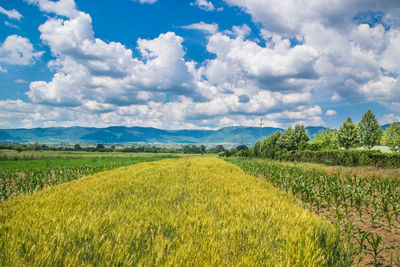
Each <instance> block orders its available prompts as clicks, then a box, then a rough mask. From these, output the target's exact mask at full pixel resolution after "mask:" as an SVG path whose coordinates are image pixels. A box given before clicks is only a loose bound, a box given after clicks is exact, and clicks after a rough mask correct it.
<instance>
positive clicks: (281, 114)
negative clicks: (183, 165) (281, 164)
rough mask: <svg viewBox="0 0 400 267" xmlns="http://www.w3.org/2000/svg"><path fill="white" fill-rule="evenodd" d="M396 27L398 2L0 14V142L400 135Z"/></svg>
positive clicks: (39, 2) (3, 8)
mask: <svg viewBox="0 0 400 267" xmlns="http://www.w3.org/2000/svg"><path fill="white" fill-rule="evenodd" d="M328 5H329V7H330V8H329V9H327V8H326V6H328ZM399 19H400V2H399V1H398V0H375V1H374V0H351V1H350V0H336V1H334V2H332V1H329V0H300V1H298V0H285V1H273V0H188V1H167V0H137V1H133V0H113V1H111V0H104V1H92V0H59V1H49V0H13V1H9V0H0V128H32V127H52V126H95V127H106V126H112V125H124V126H151V127H158V128H164V129H183V128H187V129H189V128H204V129H210V128H211V129H215V128H220V127H224V126H232V125H244V126H256V125H257V123H258V121H259V118H260V116H262V117H263V119H264V121H265V123H266V125H267V126H275V127H288V126H292V125H294V124H296V123H301V124H305V125H307V126H308V125H313V126H319V125H322V126H332V127H339V126H340V124H341V123H342V122H343V121H344V120H345V119H346V117H349V116H350V117H351V118H352V119H353V120H354V121H355V122H358V121H359V120H360V118H361V116H362V115H363V113H364V112H365V111H366V110H367V109H371V110H372V111H373V112H374V113H375V114H376V116H377V118H378V119H379V121H380V123H381V124H385V123H390V122H392V121H400V80H399V79H400V78H399V76H398V75H399V73H400V64H399V62H400V23H399V22H400V21H399Z"/></svg>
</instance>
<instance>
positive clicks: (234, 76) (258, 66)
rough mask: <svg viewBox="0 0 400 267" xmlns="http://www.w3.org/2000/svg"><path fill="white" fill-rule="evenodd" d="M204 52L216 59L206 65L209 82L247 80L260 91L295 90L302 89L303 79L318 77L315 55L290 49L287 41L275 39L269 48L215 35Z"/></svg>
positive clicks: (310, 50) (304, 49)
mask: <svg viewBox="0 0 400 267" xmlns="http://www.w3.org/2000/svg"><path fill="white" fill-rule="evenodd" d="M207 50H208V51H209V52H211V53H214V54H216V56H217V58H216V59H214V60H210V61H209V62H208V64H207V70H206V73H207V78H208V80H209V81H211V82H212V83H223V82H231V83H234V82H239V81H246V80H247V81H248V83H255V84H257V87H259V88H262V89H263V90H271V91H298V90H302V89H304V88H305V86H304V81H305V80H310V79H311V80H314V79H316V78H317V73H316V71H315V69H314V64H315V63H316V60H317V59H318V52H317V51H316V50H315V49H313V48H312V47H310V46H307V45H301V46H296V47H290V42H289V40H287V39H279V40H276V43H275V45H274V47H272V48H271V47H262V46H259V45H258V44H257V43H256V42H253V41H250V40H244V39H243V38H242V37H241V36H238V37H236V38H235V39H232V38H230V37H228V36H227V35H223V34H221V33H218V34H215V35H213V36H211V37H210V40H209V43H208V45H207Z"/></svg>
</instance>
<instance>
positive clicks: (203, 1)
mask: <svg viewBox="0 0 400 267" xmlns="http://www.w3.org/2000/svg"><path fill="white" fill-rule="evenodd" d="M190 5H192V6H197V7H199V8H200V9H203V10H206V11H214V10H217V11H221V10H223V8H222V7H219V8H215V6H214V4H213V3H212V2H211V1H207V0H196V1H195V2H192V3H190Z"/></svg>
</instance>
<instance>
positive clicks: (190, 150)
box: [0, 143, 226, 154]
mask: <svg viewBox="0 0 400 267" xmlns="http://www.w3.org/2000/svg"><path fill="white" fill-rule="evenodd" d="M0 150H16V151H18V152H22V151H46V150H51V151H81V152H126V153H184V154H219V153H221V152H225V151H226V149H225V147H224V146H223V145H216V146H214V147H209V148H207V147H206V146H205V145H183V146H176V147H161V146H155V145H142V146H141V145H132V146H129V147H124V146H122V147H117V146H116V145H104V144H97V145H87V146H84V145H80V144H75V145H47V144H39V143H33V144H21V143H0Z"/></svg>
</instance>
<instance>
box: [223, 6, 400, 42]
mask: <svg viewBox="0 0 400 267" xmlns="http://www.w3.org/2000/svg"><path fill="white" fill-rule="evenodd" d="M225 2H227V3H228V4H230V5H236V6H239V7H242V8H243V9H244V10H245V11H246V12H248V13H249V14H251V15H252V17H253V20H255V21H257V22H261V23H262V24H263V25H264V27H265V28H266V29H267V30H269V31H273V32H276V33H280V34H284V35H292V36H295V35H299V34H301V28H302V25H303V24H304V23H307V22H309V21H314V22H318V23H321V24H322V25H324V26H328V27H334V28H343V27H347V25H348V24H349V20H350V19H351V18H353V17H354V16H355V15H357V13H358V12H360V11H384V12H386V13H388V14H389V15H390V14H397V15H398V10H396V9H398V8H399V7H400V4H399V1H397V0H381V1H379V4H378V3H377V1H376V0H351V1H349V0H338V1H330V0H300V1H298V0H287V1H274V0H225ZM327 7H329V8H327Z"/></svg>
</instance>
